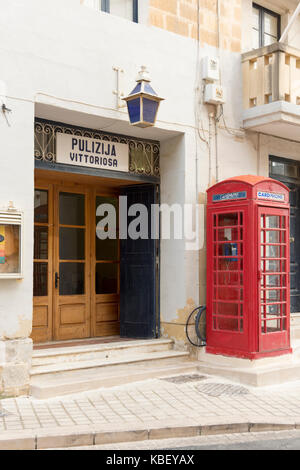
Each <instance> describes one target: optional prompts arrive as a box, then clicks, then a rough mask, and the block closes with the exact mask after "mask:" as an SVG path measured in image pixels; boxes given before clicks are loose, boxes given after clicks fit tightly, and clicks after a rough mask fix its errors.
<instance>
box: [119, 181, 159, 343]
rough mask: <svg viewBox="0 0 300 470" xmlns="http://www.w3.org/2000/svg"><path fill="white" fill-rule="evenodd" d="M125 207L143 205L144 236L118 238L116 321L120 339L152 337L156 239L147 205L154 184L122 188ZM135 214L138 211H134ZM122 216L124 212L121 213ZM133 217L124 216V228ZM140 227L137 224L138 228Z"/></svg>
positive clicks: (154, 330)
mask: <svg viewBox="0 0 300 470" xmlns="http://www.w3.org/2000/svg"><path fill="white" fill-rule="evenodd" d="M122 195H123V196H127V207H128V208H130V207H131V206H132V205H133V204H143V205H144V206H145V207H146V208H147V211H148V215H147V219H148V234H149V236H148V238H147V239H141V238H139V239H137V240H133V239H132V238H130V237H129V236H128V237H127V238H126V239H123V240H122V239H121V242H120V248H121V269H120V322H121V337H123V338H155V337H156V336H157V331H158V328H157V327H158V321H159V320H158V301H157V299H158V281H157V276H158V270H157V267H156V258H157V253H156V251H157V241H156V240H155V239H152V238H151V226H152V227H153V224H155V223H156V221H155V217H152V216H151V205H152V204H154V203H155V202H156V186H155V185H143V186H134V187H129V188H126V189H124V190H123V191H122ZM138 215H139V214H138ZM123 216H124V214H123ZM135 218H136V217H129V216H128V227H129V225H130V223H131V222H132V221H133V220H134V219H135ZM139 229H140V227H138V230H139Z"/></svg>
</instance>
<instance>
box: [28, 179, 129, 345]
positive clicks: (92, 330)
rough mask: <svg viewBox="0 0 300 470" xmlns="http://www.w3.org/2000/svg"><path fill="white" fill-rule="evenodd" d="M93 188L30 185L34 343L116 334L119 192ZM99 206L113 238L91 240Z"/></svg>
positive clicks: (48, 183) (43, 182) (42, 183)
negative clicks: (109, 218)
mask: <svg viewBox="0 0 300 470" xmlns="http://www.w3.org/2000/svg"><path fill="white" fill-rule="evenodd" d="M98 187H99V185H97V186H95V185H86V186H84V185H80V183H79V184H73V185H71V184H70V183H64V181H61V183H59V184H56V183H55V182H54V181H52V182H51V181H47V180H43V179H42V178H41V179H38V180H36V189H35V209H34V289H33V290H34V292H33V294H34V297H33V331H32V339H33V341H34V342H35V343H43V342H49V341H53V340H69V339H81V338H88V337H91V336H92V337H105V336H115V335H119V334H120V242H119V229H118V220H119V217H118V196H119V192H118V191H117V190H112V189H110V190H106V191H101V190H100V189H98ZM101 204H112V205H113V206H114V207H115V210H116V222H117V227H116V237H115V238H111V237H109V238H108V239H107V240H102V239H101V238H100V237H98V236H97V233H96V228H97V226H98V224H99V222H100V221H101V216H100V217H99V216H97V215H96V211H97V208H98V207H99V205H101Z"/></svg>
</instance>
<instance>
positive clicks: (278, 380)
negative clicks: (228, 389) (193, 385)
mask: <svg viewBox="0 0 300 470" xmlns="http://www.w3.org/2000/svg"><path fill="white" fill-rule="evenodd" d="M291 346H292V349H293V353H292V354H286V355H282V356H277V357H276V356H275V357H267V358H261V359H258V360H253V361H251V360H249V359H240V358H235V357H229V356H222V355H214V354H209V353H206V351H205V348H203V350H202V351H201V352H200V353H199V355H198V360H199V362H198V372H199V373H201V374H205V375H212V376H216V377H223V378H226V379H229V380H231V381H233V382H238V383H240V384H245V385H251V386H253V387H266V386H270V385H281V384H283V383H286V382H295V381H297V380H300V342H299V340H293V341H292V345H291Z"/></svg>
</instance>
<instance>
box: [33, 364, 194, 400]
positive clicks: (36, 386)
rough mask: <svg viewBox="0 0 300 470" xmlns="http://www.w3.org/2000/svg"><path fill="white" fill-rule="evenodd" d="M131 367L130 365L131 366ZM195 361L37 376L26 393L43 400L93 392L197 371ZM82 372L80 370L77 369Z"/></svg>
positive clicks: (125, 365) (125, 366)
mask: <svg viewBox="0 0 300 470" xmlns="http://www.w3.org/2000/svg"><path fill="white" fill-rule="evenodd" d="M131 365H132V364H131ZM197 367H198V362H196V361H194V362H193V361H189V360H183V359H182V357H181V360H179V358H178V357H177V364H174V363H173V364H172V363H166V362H161V361H158V362H157V364H156V367H153V362H152V364H151V361H150V362H148V364H145V363H143V362H140V363H139V364H138V366H137V364H135V366H134V367H129V364H123V369H122V368H120V367H119V368H118V370H113V369H109V370H102V369H101V368H93V369H85V371H84V374H80V375H78V374H72V375H69V376H66V375H63V374H59V375H58V374H51V375H39V376H35V377H33V378H32V381H31V387H30V392H31V395H32V396H33V397H34V398H37V399H46V398H52V397H57V396H61V395H70V394H74V393H80V392H84V391H88V390H96V389H101V388H107V387H114V386H118V385H125V384H128V383H133V382H139V381H142V380H146V379H150V378H162V379H163V378H164V377H171V376H173V375H177V374H183V373H193V372H197ZM81 371H82V369H81Z"/></svg>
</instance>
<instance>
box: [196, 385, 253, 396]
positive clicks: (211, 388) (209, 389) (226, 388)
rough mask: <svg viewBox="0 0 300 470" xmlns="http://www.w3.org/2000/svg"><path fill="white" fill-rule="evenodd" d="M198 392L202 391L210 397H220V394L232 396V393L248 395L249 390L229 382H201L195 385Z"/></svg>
mask: <svg viewBox="0 0 300 470" xmlns="http://www.w3.org/2000/svg"><path fill="white" fill-rule="evenodd" d="M197 390H198V392H200V393H204V394H205V395H209V396H211V397H220V396H221V395H227V396H234V395H248V394H249V391H248V390H247V388H245V387H240V386H239V385H231V384H224V383H223V384H220V383H213V382H212V383H207V384H203V385H202V384H201V385H199V386H198V387H197Z"/></svg>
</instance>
